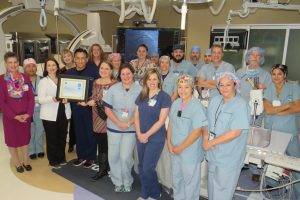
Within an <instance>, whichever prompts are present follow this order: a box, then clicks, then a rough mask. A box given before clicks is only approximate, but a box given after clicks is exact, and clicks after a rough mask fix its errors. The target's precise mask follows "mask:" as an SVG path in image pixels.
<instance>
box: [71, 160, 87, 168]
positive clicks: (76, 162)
mask: <svg viewBox="0 0 300 200" xmlns="http://www.w3.org/2000/svg"><path fill="white" fill-rule="evenodd" d="M84 163H86V160H83V159H77V160H75V161H74V162H73V165H74V166H76V167H79V166H81V165H83V164H84Z"/></svg>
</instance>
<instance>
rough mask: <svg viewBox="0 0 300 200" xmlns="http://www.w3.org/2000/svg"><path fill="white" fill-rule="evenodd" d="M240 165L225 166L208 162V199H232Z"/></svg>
mask: <svg viewBox="0 0 300 200" xmlns="http://www.w3.org/2000/svg"><path fill="white" fill-rule="evenodd" d="M240 173H241V167H234V168H226V166H222V167H220V166H217V165H214V164H213V163H211V162H208V199H209V200H220V199H222V200H232V197H233V194H234V191H235V188H236V185H237V182H238V180H239V176H240Z"/></svg>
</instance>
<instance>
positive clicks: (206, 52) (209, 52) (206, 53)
mask: <svg viewBox="0 0 300 200" xmlns="http://www.w3.org/2000/svg"><path fill="white" fill-rule="evenodd" d="M204 55H205V56H207V55H211V49H210V48H209V49H206V51H205V54H204Z"/></svg>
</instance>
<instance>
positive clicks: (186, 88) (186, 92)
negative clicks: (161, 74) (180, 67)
mask: <svg viewBox="0 0 300 200" xmlns="http://www.w3.org/2000/svg"><path fill="white" fill-rule="evenodd" d="M193 90H194V89H193V87H192V85H191V84H188V83H186V82H179V83H178V86H177V91H178V95H179V96H180V98H181V99H182V100H183V101H185V100H188V99H190V98H192V96H193Z"/></svg>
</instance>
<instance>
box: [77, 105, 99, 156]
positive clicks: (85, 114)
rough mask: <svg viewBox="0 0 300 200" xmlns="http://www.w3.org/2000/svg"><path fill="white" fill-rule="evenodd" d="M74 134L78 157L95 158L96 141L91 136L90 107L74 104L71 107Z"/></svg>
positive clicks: (91, 120)
mask: <svg viewBox="0 0 300 200" xmlns="http://www.w3.org/2000/svg"><path fill="white" fill-rule="evenodd" d="M72 112H73V120H74V128H75V134H76V153H77V157H78V159H84V160H95V158H96V151H97V147H96V142H95V138H94V136H93V134H94V133H93V124H92V123H93V119H92V109H91V108H89V107H82V106H77V105H75V106H74V107H72Z"/></svg>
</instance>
